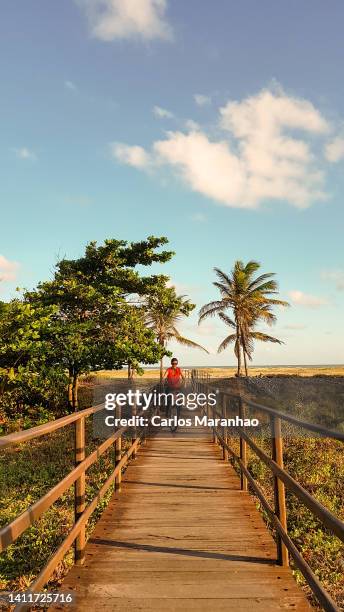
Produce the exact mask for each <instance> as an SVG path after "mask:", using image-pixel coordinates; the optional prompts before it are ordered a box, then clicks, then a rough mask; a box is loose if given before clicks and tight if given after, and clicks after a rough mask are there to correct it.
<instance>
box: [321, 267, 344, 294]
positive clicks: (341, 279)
mask: <svg viewBox="0 0 344 612" xmlns="http://www.w3.org/2000/svg"><path fill="white" fill-rule="evenodd" d="M321 277H322V278H323V279H324V280H330V281H333V282H334V283H335V284H336V288H337V289H338V291H344V270H324V271H323V272H322V273H321Z"/></svg>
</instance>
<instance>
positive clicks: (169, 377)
mask: <svg viewBox="0 0 344 612" xmlns="http://www.w3.org/2000/svg"><path fill="white" fill-rule="evenodd" d="M164 380H165V381H166V383H167V386H168V388H169V389H171V390H175V389H180V387H181V386H182V384H183V382H184V380H185V379H184V376H183V373H182V371H181V369H180V368H179V367H178V359H176V358H175V357H173V359H171V367H170V368H167V370H166V372H165V375H164Z"/></svg>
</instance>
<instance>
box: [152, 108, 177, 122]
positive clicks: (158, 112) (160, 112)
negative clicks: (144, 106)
mask: <svg viewBox="0 0 344 612" xmlns="http://www.w3.org/2000/svg"><path fill="white" fill-rule="evenodd" d="M153 114H154V115H155V116H156V117H159V119H173V117H174V114H173V113H171V112H170V111H168V110H166V108H161V106H154V108H153Z"/></svg>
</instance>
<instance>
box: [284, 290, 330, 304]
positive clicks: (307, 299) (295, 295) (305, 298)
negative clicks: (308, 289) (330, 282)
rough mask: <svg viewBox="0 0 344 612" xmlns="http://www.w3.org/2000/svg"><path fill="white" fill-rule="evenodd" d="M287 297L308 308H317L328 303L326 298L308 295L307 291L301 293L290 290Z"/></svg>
mask: <svg viewBox="0 0 344 612" xmlns="http://www.w3.org/2000/svg"><path fill="white" fill-rule="evenodd" d="M289 297H290V299H291V301H292V302H293V303H294V304H297V305H299V306H307V307H308V308H318V307H319V306H325V305H326V304H328V300H327V299H326V298H323V297H317V296H316V295H310V294H309V293H303V291H297V290H294V291H290V292H289Z"/></svg>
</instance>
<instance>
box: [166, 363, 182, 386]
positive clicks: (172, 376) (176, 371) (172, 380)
mask: <svg viewBox="0 0 344 612" xmlns="http://www.w3.org/2000/svg"><path fill="white" fill-rule="evenodd" d="M181 378H182V371H181V369H180V368H168V369H167V382H168V385H169V386H170V387H179V385H180V382H181Z"/></svg>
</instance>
